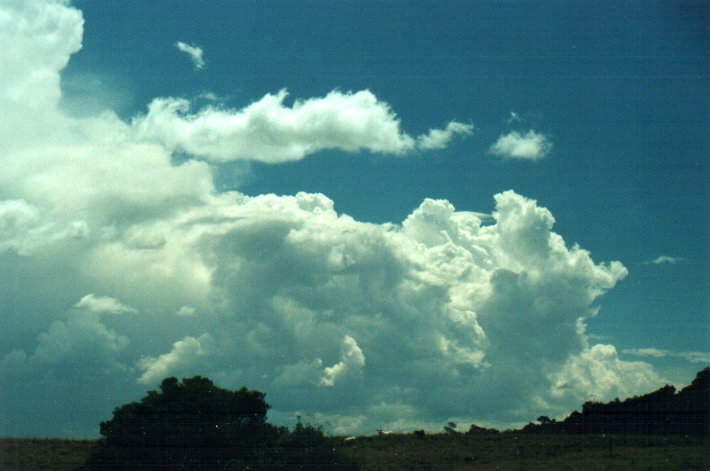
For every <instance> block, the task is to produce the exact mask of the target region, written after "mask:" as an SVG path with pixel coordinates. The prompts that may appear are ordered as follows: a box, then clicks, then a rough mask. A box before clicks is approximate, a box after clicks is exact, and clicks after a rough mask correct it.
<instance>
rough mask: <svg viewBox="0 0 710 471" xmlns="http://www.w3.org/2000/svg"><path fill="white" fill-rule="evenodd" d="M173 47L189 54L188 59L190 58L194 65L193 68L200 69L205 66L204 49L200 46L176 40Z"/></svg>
mask: <svg viewBox="0 0 710 471" xmlns="http://www.w3.org/2000/svg"><path fill="white" fill-rule="evenodd" d="M175 47H176V48H178V50H180V51H182V52H184V53H185V54H187V55H188V56H190V59H191V60H192V65H194V66H195V69H197V70H201V69H204V68H205V59H204V54H205V51H203V50H202V48H200V47H197V46H195V45H191V44H187V43H184V42H182V41H178V42H176V43H175Z"/></svg>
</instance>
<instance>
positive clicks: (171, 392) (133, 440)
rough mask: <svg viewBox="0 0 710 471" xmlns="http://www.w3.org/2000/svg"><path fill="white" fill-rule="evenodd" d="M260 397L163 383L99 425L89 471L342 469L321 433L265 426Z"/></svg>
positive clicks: (197, 381)
mask: <svg viewBox="0 0 710 471" xmlns="http://www.w3.org/2000/svg"><path fill="white" fill-rule="evenodd" d="M269 407H270V406H269V404H268V403H267V402H266V401H265V394H264V393H262V392H259V391H252V390H249V389H247V388H245V387H243V388H241V389H239V390H237V391H230V390H227V389H223V388H220V387H218V386H215V384H214V383H213V382H212V381H210V380H209V379H208V378H204V377H201V376H195V377H194V378H185V379H183V380H182V382H180V381H178V380H177V378H167V379H165V380H163V382H162V383H161V384H160V390H159V391H149V392H148V393H147V395H146V396H145V397H143V399H141V400H140V401H138V402H132V403H129V404H125V405H123V406H120V407H117V408H116V409H115V410H114V412H113V418H112V419H111V420H108V421H105V422H102V423H101V429H100V430H101V435H102V437H103V438H102V440H100V442H99V445H98V446H97V447H96V449H95V450H94V453H93V454H92V455H91V457H90V458H89V460H88V462H87V464H86V466H85V467H86V468H87V469H104V470H105V469H116V470H118V469H151V470H155V469H244V468H250V467H267V468H270V467H286V468H288V467H289V466H291V465H298V467H304V466H305V467H308V468H309V469H318V468H321V467H327V468H329V469H332V468H333V467H340V465H344V460H342V458H341V457H340V455H339V454H338V453H336V450H335V448H334V447H333V444H332V443H331V440H330V439H328V438H327V437H325V435H324V434H323V431H322V430H321V429H320V428H318V427H313V426H311V425H305V426H304V425H303V424H301V423H300V421H299V423H298V424H297V425H296V427H295V428H294V430H293V431H289V430H288V428H286V427H275V426H273V425H271V424H269V423H268V422H267V421H266V413H267V411H268V410H269Z"/></svg>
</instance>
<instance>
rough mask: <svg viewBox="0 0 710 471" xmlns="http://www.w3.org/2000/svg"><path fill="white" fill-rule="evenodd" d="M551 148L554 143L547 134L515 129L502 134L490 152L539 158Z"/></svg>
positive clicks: (521, 157) (529, 158) (507, 155)
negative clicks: (524, 132)
mask: <svg viewBox="0 0 710 471" xmlns="http://www.w3.org/2000/svg"><path fill="white" fill-rule="evenodd" d="M551 150H552V143H551V142H550V140H549V138H548V137H547V136H545V135H544V134H540V133H537V132H535V131H533V130H530V131H528V132H527V133H526V134H521V133H519V132H518V131H513V132H510V133H508V134H503V135H501V136H500V137H499V138H498V140H497V141H496V142H495V144H493V145H492V146H491V147H490V148H489V149H488V152H489V153H491V154H494V155H499V156H501V157H507V158H511V159H522V160H539V159H542V158H543V157H545V156H546V155H547V154H548V153H549V152H550V151H551Z"/></svg>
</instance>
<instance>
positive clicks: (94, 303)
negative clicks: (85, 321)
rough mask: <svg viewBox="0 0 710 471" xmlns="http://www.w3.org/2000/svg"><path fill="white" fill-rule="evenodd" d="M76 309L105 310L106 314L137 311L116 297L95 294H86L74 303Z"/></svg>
mask: <svg viewBox="0 0 710 471" xmlns="http://www.w3.org/2000/svg"><path fill="white" fill-rule="evenodd" d="M74 307H76V308H78V309H86V310H88V311H92V312H99V313H101V312H105V313H108V314H128V313H133V314H135V313H136V312H137V311H136V310H135V309H133V308H132V307H129V306H126V305H124V304H121V303H120V302H119V301H118V300H117V299H115V298H111V297H108V296H95V295H94V294H93V293H92V294H87V295H86V296H84V297H83V298H81V299H80V300H79V302H78V303H76V304H75V305H74Z"/></svg>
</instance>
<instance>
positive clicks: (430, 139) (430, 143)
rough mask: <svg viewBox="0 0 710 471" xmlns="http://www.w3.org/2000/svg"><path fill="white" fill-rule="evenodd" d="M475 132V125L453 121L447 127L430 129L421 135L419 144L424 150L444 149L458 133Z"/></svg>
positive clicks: (466, 134)
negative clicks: (427, 132)
mask: <svg viewBox="0 0 710 471" xmlns="http://www.w3.org/2000/svg"><path fill="white" fill-rule="evenodd" d="M472 132H473V125H471V124H464V123H459V122H457V121H451V122H450V123H449V124H447V125H446V128H445V129H430V130H429V134H424V135H421V136H419V138H418V139H417V145H418V147H419V148H420V149H422V150H435V149H444V148H445V147H446V146H448V145H449V143H450V142H451V140H452V139H453V138H454V137H455V136H456V135H457V134H460V135H462V136H468V135H470V134H471V133H472Z"/></svg>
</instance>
